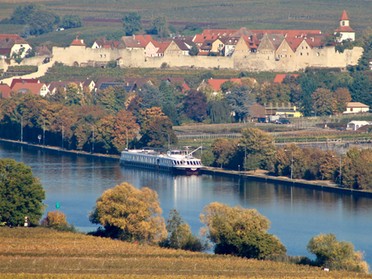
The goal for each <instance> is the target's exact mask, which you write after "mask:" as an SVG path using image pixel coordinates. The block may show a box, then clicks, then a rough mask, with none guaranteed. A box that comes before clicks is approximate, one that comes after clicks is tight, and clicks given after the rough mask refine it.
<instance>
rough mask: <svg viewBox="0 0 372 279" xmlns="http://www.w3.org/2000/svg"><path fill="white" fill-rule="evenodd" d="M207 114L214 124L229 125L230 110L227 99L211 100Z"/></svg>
mask: <svg viewBox="0 0 372 279" xmlns="http://www.w3.org/2000/svg"><path fill="white" fill-rule="evenodd" d="M207 113H208V116H209V118H210V120H211V122H212V123H228V122H229V121H230V108H229V104H228V103H227V101H226V99H225V98H223V99H221V100H210V101H209V102H208V108H207Z"/></svg>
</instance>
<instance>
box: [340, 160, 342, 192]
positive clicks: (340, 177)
mask: <svg viewBox="0 0 372 279" xmlns="http://www.w3.org/2000/svg"><path fill="white" fill-rule="evenodd" d="M340 186H342V154H340Z"/></svg>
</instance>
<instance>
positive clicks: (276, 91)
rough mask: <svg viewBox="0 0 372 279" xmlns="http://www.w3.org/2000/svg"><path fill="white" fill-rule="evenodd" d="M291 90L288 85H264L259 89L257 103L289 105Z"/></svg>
mask: <svg viewBox="0 0 372 279" xmlns="http://www.w3.org/2000/svg"><path fill="white" fill-rule="evenodd" d="M290 94H291V89H290V87H289V86H288V85H287V84H281V83H273V84H272V83H264V84H263V85H262V86H261V88H260V89H258V94H257V102H258V103H260V104H264V103H288V102H289V100H290Z"/></svg>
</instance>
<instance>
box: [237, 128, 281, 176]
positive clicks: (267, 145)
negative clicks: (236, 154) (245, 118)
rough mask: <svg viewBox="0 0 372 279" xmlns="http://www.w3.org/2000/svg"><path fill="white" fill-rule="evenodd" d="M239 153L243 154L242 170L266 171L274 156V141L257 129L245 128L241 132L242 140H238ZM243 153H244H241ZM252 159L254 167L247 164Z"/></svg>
mask: <svg viewBox="0 0 372 279" xmlns="http://www.w3.org/2000/svg"><path fill="white" fill-rule="evenodd" d="M239 146H240V153H241V154H244V156H246V157H244V156H243V161H242V162H241V164H242V165H244V168H245V169H247V167H248V165H249V166H250V169H255V168H254V167H255V166H256V167H257V168H263V169H268V168H269V167H270V163H271V161H272V159H273V156H274V154H275V146H274V139H273V137H272V136H271V135H269V134H268V133H266V132H264V131H262V130H260V129H257V128H245V129H243V130H242V138H241V139H240V143H239ZM243 152H244V153H243ZM251 157H252V158H253V161H254V162H255V164H254V165H252V164H251V163H249V162H247V161H250V158H251Z"/></svg>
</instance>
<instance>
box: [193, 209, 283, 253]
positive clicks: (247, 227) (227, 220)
mask: <svg viewBox="0 0 372 279" xmlns="http://www.w3.org/2000/svg"><path fill="white" fill-rule="evenodd" d="M200 220H201V221H202V222H203V223H204V224H205V226H206V231H207V237H208V238H209V239H210V240H211V241H212V242H213V243H215V249H214V251H215V253H216V254H231V255H236V256H240V257H247V258H255V259H273V258H276V257H280V256H283V255H285V254H286V248H285V247H284V245H283V244H282V243H281V242H280V240H279V239H278V238H277V237H276V236H274V235H272V234H269V233H268V232H267V230H268V229H269V227H270V222H269V220H268V219H267V218H266V217H264V216H262V215H261V214H260V213H259V212H258V211H257V210H255V209H245V208H242V207H229V206H227V205H224V204H221V203H217V202H214V203H211V204H209V205H207V206H206V207H205V208H204V210H203V213H202V214H201V215H200Z"/></svg>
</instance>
